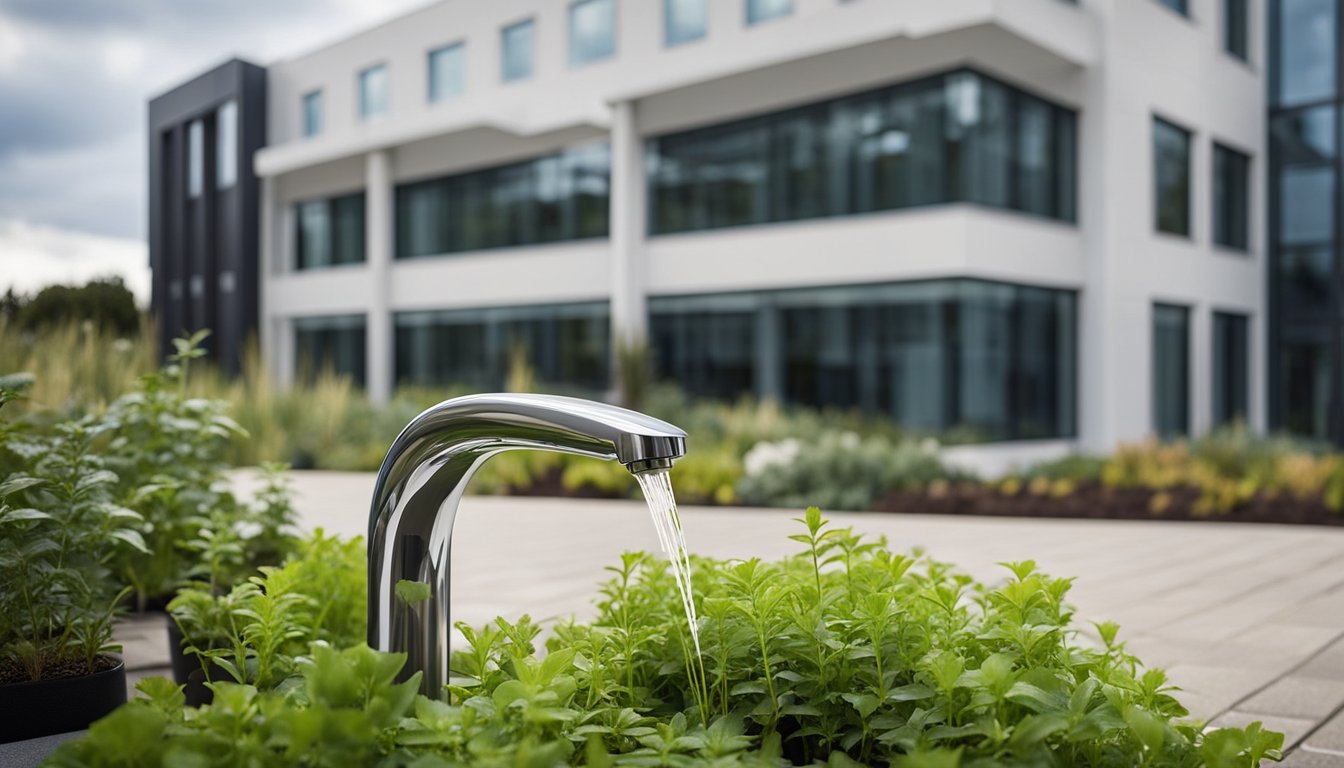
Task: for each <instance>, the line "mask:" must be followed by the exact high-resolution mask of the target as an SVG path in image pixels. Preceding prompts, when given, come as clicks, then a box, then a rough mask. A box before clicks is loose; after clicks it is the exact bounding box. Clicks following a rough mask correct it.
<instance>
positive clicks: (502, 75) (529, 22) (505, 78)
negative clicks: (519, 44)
mask: <svg viewBox="0 0 1344 768" xmlns="http://www.w3.org/2000/svg"><path fill="white" fill-rule="evenodd" d="M521 29H527V30H529V31H530V32H531V38H530V39H529V40H528V54H527V72H524V73H521V74H516V75H511V74H510V73H509V66H508V64H509V45H508V40H509V34H510V33H512V32H516V31H518V30H521ZM536 74H537V17H535V16H529V17H527V18H525V19H519V20H518V21H515V22H512V23H509V24H505V25H504V26H502V27H500V28H499V81H500V82H501V83H518V82H523V81H525V80H531V79H532V78H533V77H535V76H536Z"/></svg>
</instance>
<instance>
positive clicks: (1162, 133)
mask: <svg viewBox="0 0 1344 768" xmlns="http://www.w3.org/2000/svg"><path fill="white" fill-rule="evenodd" d="M1153 181H1154V188H1153V210H1154V222H1155V226H1156V227H1157V230H1158V231H1159V232H1170V233H1171V234H1173V235H1186V236H1189V234H1190V132H1189V131H1187V130H1185V129H1184V128H1180V127H1178V126H1175V125H1172V124H1171V123H1168V122H1167V121H1165V120H1163V119H1161V118H1156V117H1155V118H1153Z"/></svg>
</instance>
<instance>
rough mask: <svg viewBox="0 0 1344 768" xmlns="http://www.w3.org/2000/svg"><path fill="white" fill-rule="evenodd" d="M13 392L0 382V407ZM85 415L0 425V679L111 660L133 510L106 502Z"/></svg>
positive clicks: (79, 671)
mask: <svg viewBox="0 0 1344 768" xmlns="http://www.w3.org/2000/svg"><path fill="white" fill-rule="evenodd" d="M16 395H17V391H16V390H15V389H13V388H5V387H0V408H2V407H3V406H4V405H5V403H7V402H9V401H10V400H12V399H13V398H14V397H15V396H16ZM97 436H98V433H97V427H96V424H94V423H93V422H92V421H90V420H88V419H85V420H81V421H77V422H69V423H63V424H61V425H59V426H58V427H57V428H56V429H55V430H54V431H53V432H52V433H50V434H37V433H34V432H32V431H30V430H29V429H27V428H26V427H25V426H24V425H22V424H17V423H8V424H5V425H4V426H3V428H2V429H0V438H3V441H0V452H3V453H5V454H6V455H7V459H8V461H7V464H9V465H10V466H13V467H17V468H18V469H16V470H15V471H12V472H11V473H9V474H8V476H6V477H5V478H4V480H3V481H0V585H3V587H0V682H18V681H22V680H46V679H52V678H60V677H71V676H78V675H87V674H92V673H94V672H97V671H100V670H101V669H105V668H109V667H111V666H112V664H113V663H114V662H113V661H112V660H111V659H110V657H109V656H108V655H107V654H108V653H109V652H112V651H116V650H119V647H118V646H116V645H114V644H113V642H112V623H113V620H114V618H115V616H116V609H117V605H118V603H119V602H120V601H121V599H122V597H123V596H124V594H125V593H124V592H118V588H117V587H116V585H115V581H114V580H113V579H111V578H110V571H109V568H108V564H109V562H110V561H111V560H112V559H113V558H114V557H116V556H118V555H119V554H120V553H121V552H123V551H127V550H131V551H136V552H141V553H143V552H144V551H145V546H144V542H143V541H142V540H141V537H140V533H139V532H138V531H137V530H136V528H135V524H136V523H138V522H139V516H138V515H137V514H136V513H135V512H132V511H131V510H129V509H126V508H125V507H122V506H119V505H118V504H116V503H115V502H114V492H113V491H114V488H115V486H116V483H117V476H116V475H115V474H114V473H112V472H111V471H109V470H108V469H107V468H106V464H105V463H104V461H103V460H102V459H101V458H100V457H99V456H98V455H97V454H96V453H95V452H94V451H93V444H94V441H95V439H96V438H97Z"/></svg>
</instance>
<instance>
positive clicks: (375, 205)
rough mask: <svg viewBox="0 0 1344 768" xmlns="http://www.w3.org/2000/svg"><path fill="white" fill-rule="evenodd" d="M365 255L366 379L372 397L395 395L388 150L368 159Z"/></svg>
mask: <svg viewBox="0 0 1344 768" xmlns="http://www.w3.org/2000/svg"><path fill="white" fill-rule="evenodd" d="M364 183H365V191H364V206H365V208H364V232H365V238H366V239H365V259H366V261H367V263H368V270H369V314H368V317H367V320H366V322H367V323H368V325H367V344H368V346H367V348H366V353H367V354H366V362H365V364H366V365H367V369H366V373H365V382H366V385H367V387H368V391H369V399H370V400H372V401H373V402H375V403H385V402H387V401H388V399H389V398H391V396H392V384H393V371H392V364H393V359H392V354H393V352H392V347H393V341H392V333H393V332H392V310H391V282H392V280H391V278H392V274H391V271H392V169H391V167H390V158H389V157H388V153H387V150H378V151H374V152H370V153H369V154H368V156H367V159H366V162H365V182H364Z"/></svg>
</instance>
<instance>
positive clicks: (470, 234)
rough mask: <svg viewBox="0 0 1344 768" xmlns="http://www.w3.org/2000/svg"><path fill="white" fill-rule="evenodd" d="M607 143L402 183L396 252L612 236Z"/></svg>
mask: <svg viewBox="0 0 1344 768" xmlns="http://www.w3.org/2000/svg"><path fill="white" fill-rule="evenodd" d="M610 173H611V172H610V159H609V155H608V149H607V146H606V145H605V144H600V145H592V146H588V147H582V148H577V149H571V150H567V151H565V152H563V153H561V154H558V155H548V156H546V157H540V158H536V159H534V160H528V161H526V162H522V163H514V164H511V165H505V166H500V167H496V168H487V169H484V170H480V171H474V172H472V173H466V174H461V175H457V176H448V177H445V178H440V179H431V180H429V181H421V182H415V183H412V184H402V185H400V186H398V187H397V192H396V195H397V206H396V222H397V247H396V253H397V258H410V257H415V256H435V255H440V254H445V253H458V252H461V251H477V250H483V249H487V248H503V247H509V246H520V245H535V244H539V243H553V242H559V241H563V240H575V239H580V238H586V237H603V236H605V235H606V234H607V216H608V184H609V179H610Z"/></svg>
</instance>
